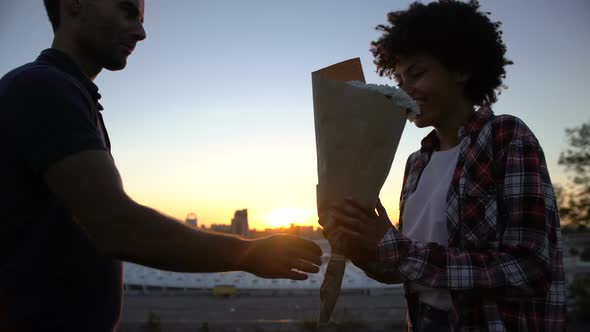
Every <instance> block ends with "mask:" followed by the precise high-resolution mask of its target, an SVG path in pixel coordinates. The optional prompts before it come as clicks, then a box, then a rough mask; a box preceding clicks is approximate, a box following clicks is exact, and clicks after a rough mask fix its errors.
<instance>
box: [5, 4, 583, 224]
mask: <svg viewBox="0 0 590 332" xmlns="http://www.w3.org/2000/svg"><path fill="white" fill-rule="evenodd" d="M409 3H410V1H391V0H389V1H386V0H375V1H371V2H361V1H352V0H351V1H342V0H340V1H337V0H327V1H321V2H318V1H311V0H301V1H297V2H277V1H271V0H254V1H249V2H241V1H229V0H220V1H215V2H202V1H189V0H178V1H175V2H174V4H172V5H171V4H169V3H166V2H163V1H146V12H145V22H146V23H145V28H146V31H147V39H146V40H145V41H144V42H141V43H139V44H138V46H137V48H136V50H135V52H134V53H133V54H132V55H131V56H130V57H129V61H128V66H127V68H126V69H125V70H123V71H121V72H108V71H103V72H102V73H101V74H100V75H99V76H98V78H97V79H96V80H95V82H96V84H97V85H98V86H99V87H100V93H101V95H102V99H101V104H102V105H103V106H104V108H105V110H104V111H103V116H104V120H105V123H106V126H107V128H108V131H109V135H110V138H111V142H112V154H113V156H114V159H115V162H116V165H117V167H118V169H119V171H120V173H121V175H122V178H123V183H124V186H125V189H126V191H127V193H128V194H129V195H130V196H131V197H132V198H133V199H135V200H137V201H138V202H139V203H141V204H144V205H147V206H150V207H153V208H155V209H157V210H160V211H162V212H164V213H166V214H168V215H172V216H174V217H176V218H178V219H179V220H182V221H184V219H185V217H186V214H187V213H188V212H190V211H194V212H195V213H197V215H198V219H199V224H205V225H210V224H220V223H227V222H229V221H230V220H231V219H232V217H233V214H234V212H235V211H236V210H238V209H243V208H247V209H248V214H249V215H248V217H249V223H250V227H251V228H257V229H265V228H268V227H270V228H272V227H278V226H280V225H282V224H284V225H286V224H288V223H290V222H295V223H296V224H298V225H313V226H315V227H317V215H316V206H315V202H316V200H315V185H316V183H317V175H316V159H315V140H314V139H315V135H314V124H313V105H312V96H311V72H313V71H315V70H318V69H320V68H323V67H325V66H328V65H331V64H333V63H336V62H339V61H342V60H346V59H350V58H354V57H360V58H361V62H362V65H363V69H364V72H365V77H366V80H367V82H369V83H378V84H389V85H393V84H394V83H393V82H392V81H391V80H388V79H386V78H382V77H379V76H378V75H377V74H376V73H375V67H374V65H373V64H372V55H371V53H370V52H369V47H370V42H371V41H372V40H375V39H376V38H378V36H379V33H378V32H377V31H376V30H375V29H374V28H375V26H377V25H378V24H383V23H386V14H387V12H389V11H392V10H400V9H405V8H406V7H407V6H408V4H409ZM480 3H481V7H482V10H483V11H489V12H491V18H492V19H493V20H499V21H501V22H502V30H503V32H504V33H503V38H504V40H505V42H506V44H507V49H508V51H507V57H508V58H509V59H510V60H512V61H514V65H512V66H508V67H507V78H506V80H505V84H506V85H507V86H508V89H505V90H503V91H502V93H501V95H500V96H499V101H498V103H497V104H495V105H494V111H495V112H496V113H497V114H504V113H508V114H512V115H515V116H518V117H520V118H521V119H523V120H524V121H525V122H526V123H527V125H528V126H529V127H530V128H531V129H532V130H533V132H534V133H535V134H536V135H537V137H538V139H539V141H540V143H541V145H542V147H543V149H544V151H545V155H546V159H547V162H548V167H549V170H550V173H551V178H552V180H553V182H554V183H565V181H566V178H567V175H566V174H565V173H564V170H563V168H562V167H560V166H559V165H558V158H559V153H560V152H561V151H563V150H565V148H566V140H565V129H566V128H572V127H576V126H579V125H580V124H581V123H583V122H588V121H589V120H590V115H589V114H590V112H589V110H588V109H587V106H586V102H585V99H586V98H585V93H583V91H582V89H583V87H585V86H586V78H587V77H590V65H589V64H588V62H587V60H586V59H588V58H590V20H588V17H590V2H587V1H583V0H572V1H566V2H555V1H549V0H540V1H535V2H531V1H522V2H512V1H507V0H499V1H480ZM51 38H52V32H51V27H50V24H49V22H48V20H47V17H46V14H45V12H44V9H43V5H42V2H40V1H31V0H26V1H3V2H1V3H0V43H1V44H2V45H3V49H4V50H5V52H2V53H1V54H0V75H4V74H5V73H6V72H8V71H9V70H11V69H13V68H15V67H17V66H20V65H22V64H24V63H25V62H29V61H32V60H33V59H34V58H35V57H36V56H37V55H38V54H39V53H40V51H42V50H43V49H45V48H47V47H49V46H50V44H51ZM428 131H429V129H417V128H416V127H414V125H412V124H411V123H408V124H407V126H406V129H405V130H404V134H403V136H402V140H401V142H400V145H399V148H398V151H397V154H396V158H395V160H394V163H393V166H392V169H391V172H390V175H389V178H388V179H387V181H386V183H385V185H384V187H383V190H382V192H381V199H382V201H383V203H384V205H385V207H386V208H387V209H388V212H389V216H390V217H391V218H392V221H393V222H396V221H397V219H398V216H397V215H398V210H397V208H398V200H399V191H400V189H401V180H402V176H403V169H404V164H405V161H406V158H407V157H408V155H409V154H410V153H411V152H413V151H415V150H417V149H418V147H419V145H420V140H421V138H422V137H423V136H425V135H426V134H427V133H428Z"/></svg>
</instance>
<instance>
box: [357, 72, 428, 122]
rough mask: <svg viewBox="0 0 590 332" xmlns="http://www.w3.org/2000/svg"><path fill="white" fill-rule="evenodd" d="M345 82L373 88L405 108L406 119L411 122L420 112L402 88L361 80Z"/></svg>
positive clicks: (359, 86) (361, 87)
mask: <svg viewBox="0 0 590 332" xmlns="http://www.w3.org/2000/svg"><path fill="white" fill-rule="evenodd" d="M346 83H348V84H350V85H352V86H354V87H356V88H360V89H368V90H373V91H376V92H379V93H381V94H383V95H385V96H387V97H388V98H389V99H390V100H391V101H393V102H394V103H395V104H396V105H398V106H399V107H401V108H403V109H405V110H406V113H407V116H408V120H410V121H411V122H414V120H415V119H416V115H418V114H420V108H419V107H418V104H416V101H414V99H412V97H410V96H408V94H407V93H406V92H405V91H404V90H402V89H398V88H396V87H393V86H389V85H386V84H365V83H363V82H362V81H348V82H346Z"/></svg>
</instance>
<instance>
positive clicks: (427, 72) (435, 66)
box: [394, 55, 468, 128]
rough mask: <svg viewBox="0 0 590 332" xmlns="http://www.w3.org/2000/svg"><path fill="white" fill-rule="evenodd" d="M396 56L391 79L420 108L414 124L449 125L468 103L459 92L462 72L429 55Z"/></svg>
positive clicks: (422, 125) (422, 126) (437, 126)
mask: <svg viewBox="0 0 590 332" xmlns="http://www.w3.org/2000/svg"><path fill="white" fill-rule="evenodd" d="M397 59H398V61H397V65H396V71H395V74H394V76H395V80H396V81H397V83H398V86H399V87H400V88H401V89H403V90H404V91H405V92H406V93H407V94H408V95H410V97H412V98H413V99H414V100H415V101H416V103H417V104H418V107H419V108H420V113H421V114H420V115H419V116H417V117H416V121H415V122H414V123H415V124H416V126H417V127H419V128H424V127H429V126H433V127H435V128H442V127H444V126H445V125H447V124H452V122H453V120H454V119H456V118H457V116H456V115H458V112H459V109H460V107H462V106H464V105H465V104H466V103H467V104H468V102H467V100H466V98H465V96H464V94H463V85H464V82H465V80H466V75H462V74H460V73H458V72H454V71H451V70H449V69H448V68H447V67H446V66H444V65H443V64H442V63H440V62H439V61H438V60H436V59H435V58H434V57H432V56H429V55H412V56H399V57H398V58H397Z"/></svg>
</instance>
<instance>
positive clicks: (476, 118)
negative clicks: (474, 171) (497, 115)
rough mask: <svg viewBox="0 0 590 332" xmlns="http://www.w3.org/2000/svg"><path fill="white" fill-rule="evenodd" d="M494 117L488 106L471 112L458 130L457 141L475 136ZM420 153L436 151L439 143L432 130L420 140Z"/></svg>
mask: <svg viewBox="0 0 590 332" xmlns="http://www.w3.org/2000/svg"><path fill="white" fill-rule="evenodd" d="M493 116H494V112H493V111H492V108H491V107H490V106H489V105H484V106H481V107H480V108H479V109H478V110H477V111H476V112H473V114H472V115H471V117H470V118H469V120H467V123H466V124H465V125H464V126H462V127H461V128H459V139H460V140H462V139H463V138H465V137H472V138H473V136H475V135H477V134H478V133H479V131H480V130H481V129H482V128H483V126H484V125H485V124H486V123H487V122H488V121H489V120H490V118H492V117H493ZM421 144H422V148H421V149H420V150H421V151H422V152H432V151H435V150H436V149H438V147H439V141H438V136H437V135H436V132H435V131H434V130H432V131H431V132H430V133H429V134H428V135H426V137H424V139H422V143H421Z"/></svg>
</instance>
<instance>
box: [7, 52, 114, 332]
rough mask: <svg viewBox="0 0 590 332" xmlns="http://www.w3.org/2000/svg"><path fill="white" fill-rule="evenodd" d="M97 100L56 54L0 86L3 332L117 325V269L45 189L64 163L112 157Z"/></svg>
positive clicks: (69, 64)
mask: <svg viewBox="0 0 590 332" xmlns="http://www.w3.org/2000/svg"><path fill="white" fill-rule="evenodd" d="M99 98H100V94H99V93H98V88H97V87H96V85H94V83H92V81H90V80H89V79H88V78H87V77H85V76H84V75H83V74H82V72H81V71H80V69H79V68H78V67H77V65H76V64H75V63H74V62H73V61H72V60H71V59H70V58H69V57H68V56H66V55H65V54H64V53H61V52H60V51H57V50H55V49H47V50H45V51H43V52H42V53H41V55H40V56H39V57H38V58H37V59H36V60H35V61H34V62H32V63H28V64H26V65H24V66H22V67H19V68H17V69H15V70H13V71H11V72H9V73H7V74H6V75H5V76H4V77H3V78H2V80H0V142H2V143H3V144H2V145H3V147H2V151H1V152H0V153H1V155H2V158H1V162H0V327H3V328H6V327H7V326H9V325H10V324H12V325H14V324H16V326H18V330H19V331H20V330H23V331H25V330H26V331H28V330H34V331H111V330H112V329H113V328H114V326H115V325H116V324H117V321H118V319H119V314H120V310H121V295H122V292H121V289H122V288H121V285H122V275H121V263H120V262H119V261H116V260H113V259H111V258H108V257H104V256H101V255H99V254H98V253H97V251H96V248H95V246H94V244H93V242H92V241H91V240H90V239H89V238H88V237H87V235H86V234H85V233H84V231H83V230H82V229H81V227H80V226H79V225H78V224H77V223H76V222H75V220H74V217H73V216H72V214H71V213H70V212H69V211H68V210H67V209H66V208H65V207H64V205H63V204H62V203H61V202H60V200H59V199H58V198H57V197H56V196H55V195H54V194H53V193H52V192H51V191H50V190H49V188H48V187H47V185H46V184H45V182H44V180H43V174H44V172H45V171H46V170H47V169H48V168H49V167H51V166H52V165H53V164H54V163H56V162H59V161H60V160H62V159H64V158H65V157H67V156H69V155H72V154H75V153H77V152H81V151H86V150H105V151H110V144H109V141H108V136H107V133H106V130H105V128H104V123H103V122H102V117H101V115H100V113H99V111H100V110H101V109H102V107H101V106H100V104H98V100H99ZM85 189H86V190H92V188H85Z"/></svg>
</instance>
